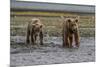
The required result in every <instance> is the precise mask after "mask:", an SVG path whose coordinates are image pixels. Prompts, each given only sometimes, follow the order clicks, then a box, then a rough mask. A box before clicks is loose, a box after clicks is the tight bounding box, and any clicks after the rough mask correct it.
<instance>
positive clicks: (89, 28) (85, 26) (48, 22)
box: [10, 12, 95, 37]
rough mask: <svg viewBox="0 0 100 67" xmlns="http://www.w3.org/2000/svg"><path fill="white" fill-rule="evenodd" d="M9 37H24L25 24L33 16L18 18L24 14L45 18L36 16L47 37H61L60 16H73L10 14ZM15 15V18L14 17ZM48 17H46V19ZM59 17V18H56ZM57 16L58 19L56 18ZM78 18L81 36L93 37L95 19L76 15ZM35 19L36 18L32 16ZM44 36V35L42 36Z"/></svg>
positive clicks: (32, 13)
mask: <svg viewBox="0 0 100 67" xmlns="http://www.w3.org/2000/svg"><path fill="white" fill-rule="evenodd" d="M12 14H13V15H14V16H11V23H10V24H11V28H10V29H11V36H16V35H18V36H25V34H26V27H27V22H29V21H30V20H31V19H32V18H33V16H18V15H22V14H23V15H24V14H27V15H29V14H31V15H39V14H40V15H43V14H45V15H46V16H37V17H38V18H40V19H41V22H42V23H43V24H44V27H43V28H44V34H48V35H49V36H61V35H62V20H61V18H60V16H61V15H73V16H75V14H68V13H66V14H65V13H49V12H48V13H47V12H46V13H43V14H42V13H41V12H40V13H36V14H34V12H28V13H27V12H17V13H13V12H11V15H12ZM16 14H17V16H15V15H16ZM47 15H48V17H47ZM58 15H59V16H58ZM57 16H58V17H57ZM78 16H80V22H79V29H80V35H81V36H86V37H90V36H95V18H94V16H93V15H91V16H89V15H78ZM34 17H36V16H34ZM44 36H45V35H44Z"/></svg>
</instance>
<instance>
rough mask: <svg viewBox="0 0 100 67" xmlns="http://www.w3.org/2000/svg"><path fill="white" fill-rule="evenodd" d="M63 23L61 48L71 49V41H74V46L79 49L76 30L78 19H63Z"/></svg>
mask: <svg viewBox="0 0 100 67" xmlns="http://www.w3.org/2000/svg"><path fill="white" fill-rule="evenodd" d="M62 18H63V20H64V23H63V47H68V48H71V47H73V45H72V43H73V39H74V40H75V46H77V47H79V43H80V36H79V28H78V21H79V19H78V18H64V17H62Z"/></svg>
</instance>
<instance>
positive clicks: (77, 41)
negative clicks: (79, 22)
mask: <svg viewBox="0 0 100 67" xmlns="http://www.w3.org/2000/svg"><path fill="white" fill-rule="evenodd" d="M74 37H75V45H76V46H77V47H79V46H80V36H79V33H78V32H77V33H75V35H74Z"/></svg>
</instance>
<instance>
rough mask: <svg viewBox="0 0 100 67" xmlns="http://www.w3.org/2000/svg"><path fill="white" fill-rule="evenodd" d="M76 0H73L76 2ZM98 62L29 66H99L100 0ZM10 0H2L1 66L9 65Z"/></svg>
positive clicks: (0, 17)
mask: <svg viewBox="0 0 100 67" xmlns="http://www.w3.org/2000/svg"><path fill="white" fill-rule="evenodd" d="M74 1H75V0H73V2H74ZM96 4H97V7H96V8H97V9H96V62H95V63H94V62H87V63H70V64H56V65H38V66H27V67H66V66H67V67H80V66H81V67H98V66H100V65H99V64H100V63H99V62H100V61H99V60H100V42H99V41H100V38H99V37H100V30H99V27H100V20H99V19H100V18H99V17H100V7H99V6H100V2H99V0H98V1H97V2H96ZM9 9H10V1H9V0H1V1H0V67H8V66H9V63H10V62H9V61H10V60H9V59H10V54H9V52H10V14H9V13H10V11H9Z"/></svg>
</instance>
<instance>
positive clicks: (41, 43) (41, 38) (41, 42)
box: [39, 31, 43, 45]
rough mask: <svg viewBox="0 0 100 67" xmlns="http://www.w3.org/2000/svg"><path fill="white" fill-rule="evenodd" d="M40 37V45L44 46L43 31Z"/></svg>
mask: <svg viewBox="0 0 100 67" xmlns="http://www.w3.org/2000/svg"><path fill="white" fill-rule="evenodd" d="M39 37H40V45H43V32H42V31H41V32H40V34H39Z"/></svg>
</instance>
